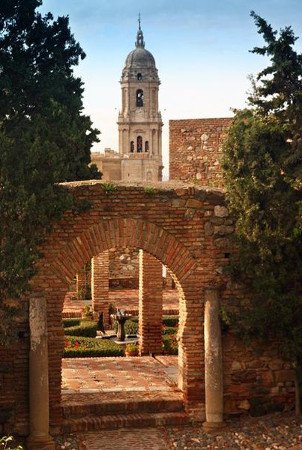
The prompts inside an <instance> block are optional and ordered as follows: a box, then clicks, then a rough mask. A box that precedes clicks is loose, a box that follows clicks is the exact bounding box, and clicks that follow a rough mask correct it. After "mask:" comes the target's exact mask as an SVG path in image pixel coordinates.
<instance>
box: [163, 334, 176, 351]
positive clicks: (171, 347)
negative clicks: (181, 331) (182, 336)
mask: <svg viewBox="0 0 302 450" xmlns="http://www.w3.org/2000/svg"><path fill="white" fill-rule="evenodd" d="M163 352H164V353H165V354H166V355H177V354H178V342H177V340H176V334H166V335H165V334H164V335H163Z"/></svg>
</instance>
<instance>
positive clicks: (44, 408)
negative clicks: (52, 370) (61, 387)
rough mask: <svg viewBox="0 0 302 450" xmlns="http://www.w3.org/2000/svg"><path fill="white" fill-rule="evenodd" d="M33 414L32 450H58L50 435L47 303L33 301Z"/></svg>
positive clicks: (31, 335) (31, 401)
mask: <svg viewBox="0 0 302 450" xmlns="http://www.w3.org/2000/svg"><path fill="white" fill-rule="evenodd" d="M29 325H30V352H29V413H30V435H29V437H28V440H27V449H28V450H54V449H55V444H54V441H53V439H52V437H51V436H50V435H49V389H48V342H47V341H48V339H47V318H46V300H45V299H44V298H32V299H30V304H29Z"/></svg>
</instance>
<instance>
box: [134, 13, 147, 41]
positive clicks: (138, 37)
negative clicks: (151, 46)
mask: <svg viewBox="0 0 302 450" xmlns="http://www.w3.org/2000/svg"><path fill="white" fill-rule="evenodd" d="M135 46H136V47H141V48H145V41H144V35H143V32H142V29H141V13H139V14H138V32H137V35H136V42H135Z"/></svg>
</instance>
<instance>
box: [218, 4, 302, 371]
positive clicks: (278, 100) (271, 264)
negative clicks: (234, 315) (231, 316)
mask: <svg viewBox="0 0 302 450" xmlns="http://www.w3.org/2000/svg"><path fill="white" fill-rule="evenodd" d="M251 15H252V17H253V19H254V21H255V24H256V26H257V28H258V32H259V33H260V34H261V35H262V37H263V39H264V41H265V45H264V46H263V47H261V48H259V47H256V48H254V49H253V50H252V52H254V53H256V54H260V55H265V56H268V57H269V59H270V65H269V66H268V67H267V68H266V69H264V70H263V71H261V72H260V73H259V74H258V76H257V78H256V80H255V81H254V83H253V91H252V94H251V95H250V97H249V105H248V108H246V109H245V110H240V111H235V118H234V122H233V125H232V127H231V129H230V132H229V135H228V138H227V140H226V142H225V145H224V157H223V169H224V175H225V180H226V188H227V198H228V202H229V206H230V208H231V210H232V212H233V214H234V216H235V218H236V236H237V243H238V254H237V255H236V257H235V259H234V261H233V262H232V264H231V266H230V273H231V275H232V276H233V278H234V279H236V280H237V281H240V282H241V283H242V284H244V286H245V287H246V290H247V292H248V293H249V296H250V298H251V308H250V309H248V310H245V311H244V312H243V313H242V314H241V317H240V326H241V332H245V333H246V335H247V336H258V337H260V336H262V337H263V338H266V337H267V336H269V335H271V336H274V337H277V338H278V339H280V340H281V342H282V344H283V345H282V348H283V351H284V354H286V356H287V357H288V358H290V360H291V361H292V362H293V363H295V364H298V365H301V362H302V290H301V279H302V233H301V209H300V208H301V198H302V196H301V194H302V192H301V187H302V184H301V180H302V133H301V131H302V128H301V126H302V120H301V119H302V117H301V111H302V109H301V107H302V103H301V100H302V55H301V54H298V53H297V52H296V50H295V49H294V44H295V41H296V39H297V38H296V37H295V36H294V33H293V31H292V29H291V28H290V27H287V28H284V29H282V30H281V31H280V32H279V34H278V33H277V31H275V30H273V29H272V27H271V26H270V25H269V24H268V23H267V22H266V21H265V20H264V19H263V18H261V17H259V16H258V15H256V14H255V13H254V12H252V13H251Z"/></svg>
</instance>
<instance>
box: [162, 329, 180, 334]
mask: <svg viewBox="0 0 302 450" xmlns="http://www.w3.org/2000/svg"><path fill="white" fill-rule="evenodd" d="M176 332H177V328H176V327H164V328H163V334H175V333H176Z"/></svg>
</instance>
